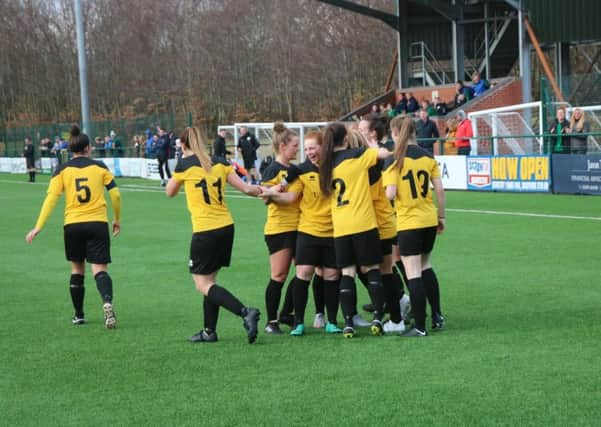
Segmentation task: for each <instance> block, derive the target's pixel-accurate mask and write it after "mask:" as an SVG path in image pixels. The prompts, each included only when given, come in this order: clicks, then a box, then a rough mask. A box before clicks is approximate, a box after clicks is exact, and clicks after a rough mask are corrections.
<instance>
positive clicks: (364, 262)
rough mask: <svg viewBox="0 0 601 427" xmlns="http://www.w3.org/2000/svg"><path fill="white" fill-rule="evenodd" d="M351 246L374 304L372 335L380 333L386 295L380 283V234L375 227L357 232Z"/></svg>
mask: <svg viewBox="0 0 601 427" xmlns="http://www.w3.org/2000/svg"><path fill="white" fill-rule="evenodd" d="M353 247H354V250H355V254H356V259H357V264H359V265H360V266H361V271H362V272H363V273H364V274H366V275H367V282H368V283H367V286H368V293H369V297H370V298H371V303H372V304H373V306H374V313H373V314H374V318H373V320H372V324H371V332H372V335H376V336H378V335H382V334H383V329H382V318H383V317H384V302H385V299H386V295H385V292H384V285H383V284H382V273H381V271H380V263H381V262H382V253H381V252H382V249H381V244H380V236H379V234H378V230H377V229H373V230H369V231H366V232H363V233H360V234H357V235H355V236H354V238H353Z"/></svg>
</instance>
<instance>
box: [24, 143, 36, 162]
mask: <svg viewBox="0 0 601 427" xmlns="http://www.w3.org/2000/svg"><path fill="white" fill-rule="evenodd" d="M23 156H24V157H30V158H32V159H33V158H34V156H35V150H34V148H33V144H25V148H23Z"/></svg>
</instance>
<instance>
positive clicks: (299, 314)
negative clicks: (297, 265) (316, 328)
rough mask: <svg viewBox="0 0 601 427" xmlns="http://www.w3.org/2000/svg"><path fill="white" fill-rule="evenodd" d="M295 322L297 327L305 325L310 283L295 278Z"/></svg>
mask: <svg viewBox="0 0 601 427" xmlns="http://www.w3.org/2000/svg"><path fill="white" fill-rule="evenodd" d="M293 290H294V298H293V301H294V320H295V323H296V324H297V325H302V324H304V323H305V309H306V308H307V299H308V298H309V281H308V280H302V279H300V278H298V277H295V278H294V286H293Z"/></svg>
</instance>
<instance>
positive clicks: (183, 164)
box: [175, 155, 200, 173]
mask: <svg viewBox="0 0 601 427" xmlns="http://www.w3.org/2000/svg"><path fill="white" fill-rule="evenodd" d="M192 166H200V162H199V161H198V157H196V156H195V155H194V156H188V157H182V158H181V160H180V161H179V162H177V165H176V166H175V172H178V173H180V172H184V171H186V170H187V169H189V168H191V167H192Z"/></svg>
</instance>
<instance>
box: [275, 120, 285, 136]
mask: <svg viewBox="0 0 601 427" xmlns="http://www.w3.org/2000/svg"><path fill="white" fill-rule="evenodd" d="M286 130H287V128H286V126H285V125H284V123H282V122H275V123H274V124H273V131H274V132H276V133H282V132H285V131H286Z"/></svg>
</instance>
